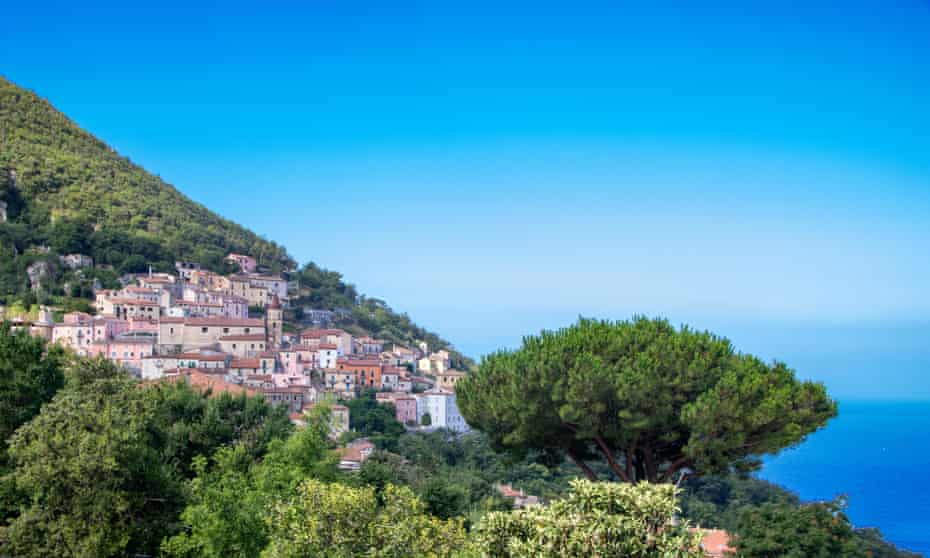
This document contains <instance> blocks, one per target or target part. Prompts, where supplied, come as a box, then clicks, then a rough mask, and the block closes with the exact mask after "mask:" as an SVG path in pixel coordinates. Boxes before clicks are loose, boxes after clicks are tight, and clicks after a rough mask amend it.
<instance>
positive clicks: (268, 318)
mask: <svg viewBox="0 0 930 558" xmlns="http://www.w3.org/2000/svg"><path fill="white" fill-rule="evenodd" d="M283 321H284V310H282V309H281V301H280V300H278V295H274V296H273V297H272V298H271V303H269V304H268V307H267V308H265V331H266V332H267V336H268V345H269V346H271V347H280V346H281V335H282V330H281V327H282V325H283Z"/></svg>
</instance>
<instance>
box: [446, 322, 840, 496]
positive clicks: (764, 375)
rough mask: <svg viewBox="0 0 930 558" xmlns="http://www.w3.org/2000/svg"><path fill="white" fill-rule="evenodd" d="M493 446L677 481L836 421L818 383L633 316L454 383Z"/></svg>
mask: <svg viewBox="0 0 930 558" xmlns="http://www.w3.org/2000/svg"><path fill="white" fill-rule="evenodd" d="M456 393H457V394H458V403H459V407H460V408H461V411H462V414H463V415H464V416H465V418H466V420H467V421H468V422H469V424H471V425H472V426H474V427H476V428H478V429H480V430H482V431H484V432H486V433H487V434H488V435H489V437H490V439H491V442H492V445H493V446H494V447H495V448H496V449H499V450H500V449H510V450H514V451H517V452H526V451H527V450H536V451H538V452H540V453H541V454H542V455H543V456H549V458H550V459H554V460H555V461H558V460H559V458H560V456H561V455H567V456H568V457H569V458H571V459H572V460H573V461H574V462H575V463H576V464H577V465H578V466H579V467H580V468H581V469H582V470H583V471H584V472H585V474H586V475H587V476H588V478H591V479H595V478H597V474H596V473H595V471H594V470H593V469H592V468H591V467H590V466H588V464H587V463H586V459H590V458H593V457H600V458H602V459H604V460H605V461H606V462H607V464H608V465H609V467H610V470H611V471H612V473H613V475H614V476H616V478H618V479H621V480H624V481H628V482H636V481H639V480H648V481H650V482H664V481H669V480H671V481H680V480H682V479H683V478H686V477H688V476H691V475H694V474H704V473H718V472H726V471H731V470H735V471H750V470H754V469H757V468H758V467H759V466H760V465H761V461H760V456H762V455H765V454H773V453H776V452H778V451H779V450H781V449H783V448H786V447H789V446H792V445H795V444H798V443H800V442H801V441H803V440H804V438H805V437H806V436H807V435H808V434H810V433H811V432H813V431H815V430H817V429H818V428H820V427H822V426H823V425H824V424H826V422H827V420H829V419H830V418H831V417H833V416H835V415H836V403H835V402H834V401H832V400H831V399H830V398H829V397H828V396H827V394H826V389H825V388H824V386H823V385H822V384H818V383H813V382H801V381H799V380H797V379H796V378H795V375H794V372H793V371H792V370H791V369H789V368H788V367H787V366H785V365H784V364H782V363H780V362H774V363H772V364H765V363H764V362H762V361H761V360H759V359H757V358H755V357H753V356H751V355H745V354H741V353H737V352H735V351H734V349H733V347H732V346H731V344H730V342H729V341H728V340H726V339H723V338H720V337H717V336H715V335H713V334H711V333H709V332H699V331H695V330H692V329H690V328H688V327H682V328H680V329H676V328H674V327H673V326H671V325H670V324H669V323H668V321H666V320H661V319H654V320H653V319H647V318H644V317H636V318H634V319H633V320H632V321H622V322H608V321H595V320H586V319H582V320H580V321H579V322H578V323H577V324H575V325H573V326H571V327H568V328H565V329H562V330H559V331H557V332H549V331H544V332H543V333H542V334H541V335H539V336H531V337H527V338H525V339H524V341H523V346H522V347H521V348H520V349H519V350H517V351H512V352H507V351H502V352H498V353H495V354H492V355H490V356H488V357H486V358H485V359H484V360H483V361H482V363H481V366H480V367H479V369H478V371H477V372H475V373H472V374H469V376H468V377H467V378H465V379H464V380H463V381H461V382H460V383H459V385H458V386H456Z"/></svg>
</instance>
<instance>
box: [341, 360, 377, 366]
mask: <svg viewBox="0 0 930 558" xmlns="http://www.w3.org/2000/svg"><path fill="white" fill-rule="evenodd" d="M336 362H337V363H338V364H345V365H346V366H372V367H375V366H377V367H380V366H381V361H380V360H364V359H356V358H340V359H339V360H337V361H336Z"/></svg>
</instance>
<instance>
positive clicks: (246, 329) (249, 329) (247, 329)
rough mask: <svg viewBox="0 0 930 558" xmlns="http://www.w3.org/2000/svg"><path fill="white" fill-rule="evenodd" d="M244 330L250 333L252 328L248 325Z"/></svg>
mask: <svg viewBox="0 0 930 558" xmlns="http://www.w3.org/2000/svg"><path fill="white" fill-rule="evenodd" d="M243 331H244V332H246V333H249V332H250V331H252V328H250V327H247V328H245V329H244V330H243Z"/></svg>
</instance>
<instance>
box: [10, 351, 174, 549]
mask: <svg viewBox="0 0 930 558" xmlns="http://www.w3.org/2000/svg"><path fill="white" fill-rule="evenodd" d="M77 366H78V367H80V366H82V364H80V363H79V364H78V365H77ZM93 366H95V367H97V368H98V370H94V371H90V373H88V374H80V375H81V376H86V377H91V376H95V375H96V376H102V378H100V379H97V380H95V381H93V382H92V385H84V386H81V387H80V389H69V388H65V389H63V390H61V391H60V392H59V393H58V394H57V395H56V396H55V398H54V399H53V400H52V402H51V403H48V404H47V405H45V406H44V407H43V408H42V411H41V412H40V413H39V415H38V416H36V417H35V418H34V419H33V420H32V421H30V422H29V423H27V424H25V425H24V426H22V427H21V428H20V429H19V430H17V431H16V433H15V434H14V435H13V437H12V439H11V442H10V449H9V452H10V457H11V459H12V461H13V464H14V465H15V471H14V473H13V475H14V477H15V479H16V483H17V487H18V488H19V489H20V490H21V491H23V492H24V493H25V494H27V495H28V497H29V505H28V506H27V507H25V508H24V509H23V510H22V513H21V514H20V515H19V516H18V517H16V518H15V519H13V520H12V522H11V523H10V524H9V526H8V527H6V528H5V529H4V531H3V533H2V538H0V543H2V544H0V546H2V552H3V553H4V554H9V555H14V556H20V557H45V556H64V557H109V556H125V555H126V553H127V552H146V551H151V550H152V549H155V548H157V546H158V542H159V541H160V540H161V538H162V537H163V536H164V535H165V534H166V533H168V532H170V531H171V530H172V529H173V528H174V526H175V521H176V518H177V513H178V511H179V510H180V507H181V504H182V498H183V495H182V492H181V484H180V482H179V480H178V479H177V478H176V475H175V473H174V470H173V468H172V467H171V466H170V464H168V463H166V462H165V460H163V459H162V458H161V456H160V455H159V452H158V450H157V449H156V448H155V447H153V436H152V432H151V429H150V424H151V419H152V416H153V413H154V408H153V405H152V401H151V399H150V398H148V397H147V396H146V394H145V393H144V391H143V390H140V389H139V388H138V387H137V384H136V383H135V382H133V381H131V380H130V379H129V378H128V377H127V376H126V375H125V374H120V373H119V371H118V370H116V367H115V366H114V365H109V366H110V367H111V368H113V370H111V371H110V373H109V374H106V373H103V374H101V372H104V371H102V370H100V368H103V367H105V366H107V364H106V363H103V362H99V361H98V362H94V363H93Z"/></svg>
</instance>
